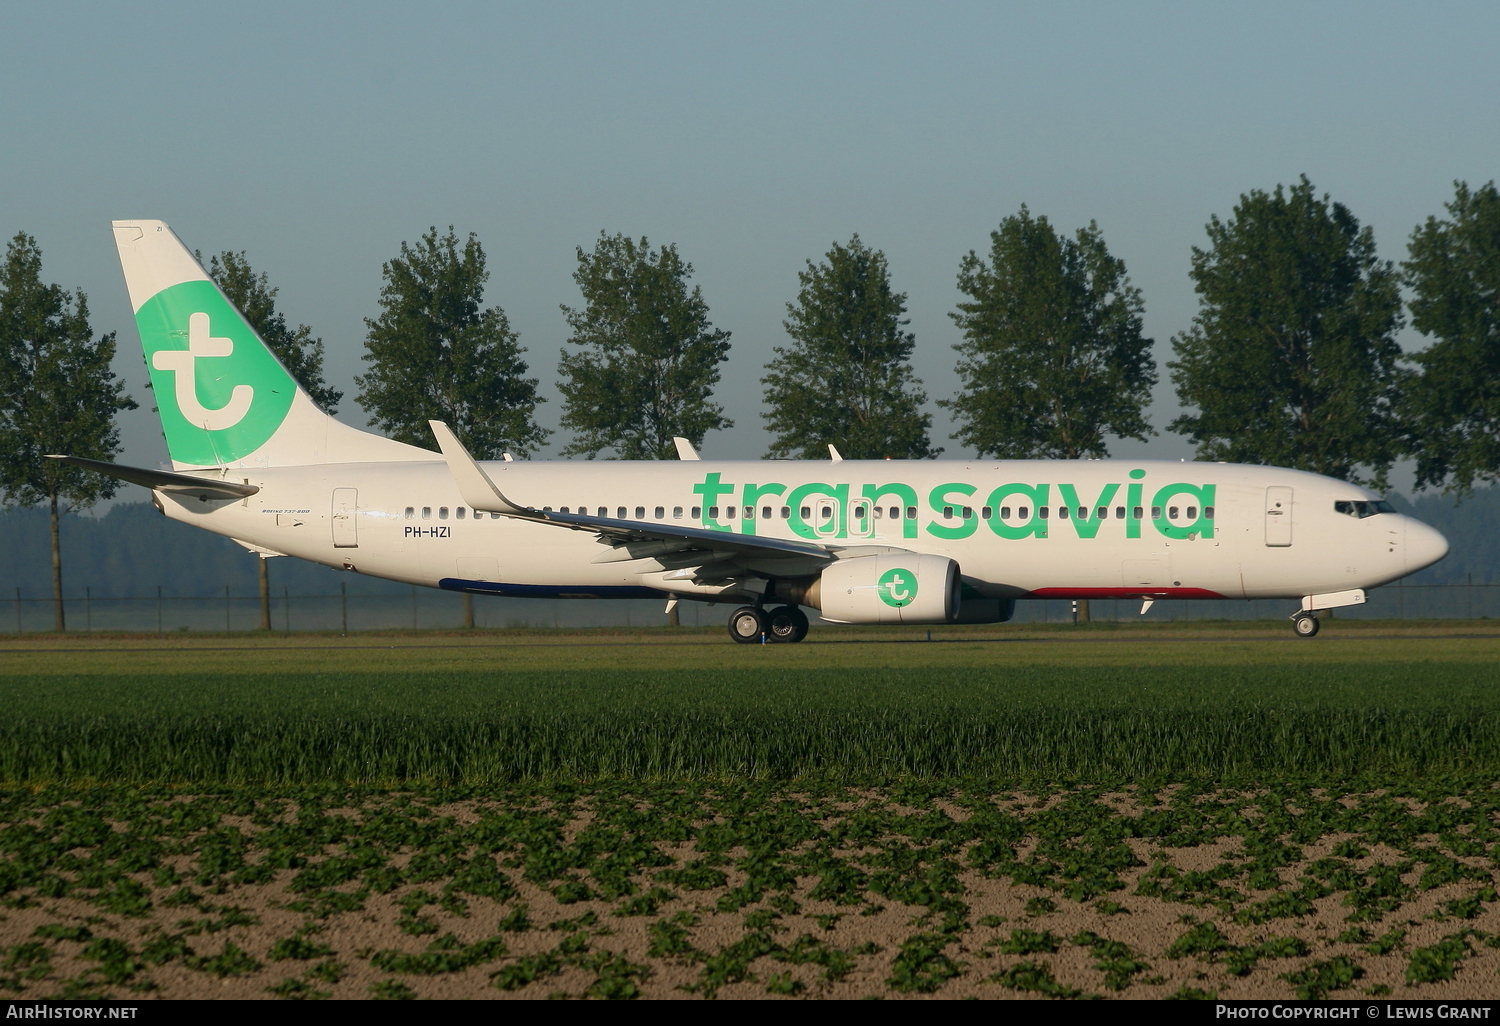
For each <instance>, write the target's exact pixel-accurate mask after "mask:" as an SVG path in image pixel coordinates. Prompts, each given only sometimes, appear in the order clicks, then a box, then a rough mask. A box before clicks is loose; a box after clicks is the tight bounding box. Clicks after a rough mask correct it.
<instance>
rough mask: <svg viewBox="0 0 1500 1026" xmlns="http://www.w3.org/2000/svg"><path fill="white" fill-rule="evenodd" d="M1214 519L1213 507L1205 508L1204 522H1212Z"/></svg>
mask: <svg viewBox="0 0 1500 1026" xmlns="http://www.w3.org/2000/svg"><path fill="white" fill-rule="evenodd" d="M1213 518H1214V508H1213V507H1212V506H1204V507H1203V519H1204V520H1212V519H1213Z"/></svg>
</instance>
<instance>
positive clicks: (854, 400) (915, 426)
mask: <svg viewBox="0 0 1500 1026" xmlns="http://www.w3.org/2000/svg"><path fill="white" fill-rule="evenodd" d="M797 280H798V282H800V283H801V286H802V287H801V290H800V291H799V292H798V295H797V302H796V303H788V304H787V307H786V310H787V320H785V321H784V322H782V323H783V326H784V327H785V328H786V333H787V334H788V335H790V336H791V337H792V340H793V341H794V342H795V343H796V344H795V345H792V346H787V347H782V346H777V347H776V348H775V350H774V351H775V353H776V358H775V359H774V360H772V361H771V362H770V363H768V364H767V365H766V371H767V372H768V373H767V374H766V376H765V377H763V378H761V383H762V384H763V385H765V386H766V390H765V400H766V405H767V407H768V408H769V409H768V411H767V412H766V414H765V415H764V416H765V420H766V423H767V425H768V426H769V427H770V429H771V431H772V432H773V433H774V434H775V435H776V438H775V440H774V441H773V442H772V443H771V450H770V452H769V453H768V455H769V456H771V457H772V458H778V457H779V458H787V457H790V458H794V459H822V458H826V457H827V455H828V448H827V446H828V444H829V443H830V442H831V443H833V444H835V445H836V446H837V447H838V449H839V452H840V454H841V455H843V456H844V457H845V458H846V459H881V458H884V457H889V458H891V459H930V458H932V457H934V456H936V455H937V454H938V453H939V452H941V451H942V450H941V449H934V448H933V447H932V444H931V442H930V441H929V439H928V430H929V429H930V428H931V427H932V416H931V415H930V414H926V413H922V412H921V407H922V404H923V403H924V402H926V401H927V395H926V393H925V392H923V391H922V388H921V382H920V381H918V380H917V378H916V376H915V374H914V373H913V372H912V367H911V354H912V349H913V347H914V346H915V345H916V338H915V336H914V335H912V334H911V332H908V331H904V330H902V329H903V328H905V327H906V325H907V323H908V321H907V320H906V318H904V317H903V316H902V315H903V314H905V313H906V295H905V293H898V292H894V291H892V289H891V277H890V270H889V268H888V266H887V264H886V259H885V254H884V253H882V252H881V251H880V250H878V249H876V250H872V249H870V248H869V247H868V246H866V245H865V244H864V243H863V242H861V241H860V238H859V236H858V235H856V236H854V237H853V238H852V239H850V240H849V244H848V245H847V246H843V245H839V244H838V243H834V245H833V248H832V249H830V250H829V251H828V252H827V254H825V256H824V260H823V262H822V263H821V264H814V263H813V262H812V261H811V260H809V261H808V262H807V269H806V270H804V271H799V272H798V274H797Z"/></svg>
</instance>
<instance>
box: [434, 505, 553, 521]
mask: <svg viewBox="0 0 1500 1026" xmlns="http://www.w3.org/2000/svg"><path fill="white" fill-rule="evenodd" d="M563 512H564V513H566V512H567V510H563ZM463 518H464V508H463V507H462V506H460V507H458V519H460V520H462V519H463Z"/></svg>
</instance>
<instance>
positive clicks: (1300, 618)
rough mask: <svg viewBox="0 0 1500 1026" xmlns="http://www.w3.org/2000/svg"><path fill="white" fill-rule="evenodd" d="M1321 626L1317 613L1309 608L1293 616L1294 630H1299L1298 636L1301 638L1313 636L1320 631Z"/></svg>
mask: <svg viewBox="0 0 1500 1026" xmlns="http://www.w3.org/2000/svg"><path fill="white" fill-rule="evenodd" d="M1320 626H1321V624H1319V623H1318V617H1317V615H1316V614H1314V613H1312V612H1309V611H1308V610H1303V611H1302V612H1300V613H1298V614H1297V615H1296V616H1294V617H1292V630H1294V631H1296V632H1297V637H1299V638H1310V637H1312V636H1313V635H1315V634H1317V633H1318V628H1319V627H1320Z"/></svg>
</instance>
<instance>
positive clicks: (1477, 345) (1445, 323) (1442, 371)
mask: <svg viewBox="0 0 1500 1026" xmlns="http://www.w3.org/2000/svg"><path fill="white" fill-rule="evenodd" d="M1453 184H1454V191H1455V195H1454V197H1453V202H1452V203H1448V204H1446V206H1447V208H1448V214H1449V216H1450V217H1451V218H1452V220H1450V221H1439V220H1438V219H1437V218H1435V217H1429V218H1428V219H1427V223H1426V224H1425V225H1419V226H1418V227H1417V228H1416V230H1414V231H1413V232H1412V237H1411V244H1410V246H1409V248H1408V250H1407V252H1408V255H1409V256H1410V259H1409V260H1408V261H1406V263H1404V264H1403V265H1402V267H1403V268H1404V270H1405V272H1406V274H1405V278H1406V284H1407V285H1408V286H1409V287H1410V289H1411V290H1412V293H1413V298H1412V300H1411V302H1410V304H1409V309H1410V310H1411V322H1412V326H1413V327H1414V328H1416V329H1417V330H1418V331H1420V332H1421V333H1422V334H1424V335H1427V336H1430V337H1432V338H1433V339H1435V340H1436V341H1434V342H1433V343H1432V344H1431V345H1430V346H1428V347H1427V348H1426V349H1425V350H1423V351H1422V352H1420V353H1417V354H1416V355H1415V356H1413V357H1412V359H1413V360H1414V361H1415V362H1416V364H1417V366H1418V367H1419V368H1420V370H1421V373H1420V374H1419V375H1417V376H1415V377H1414V378H1413V380H1412V381H1411V382H1410V385H1409V387H1408V390H1407V393H1406V396H1405V403H1404V407H1403V413H1404V416H1405V420H1406V422H1407V424H1408V429H1409V431H1410V433H1411V440H1412V443H1413V444H1412V454H1413V455H1414V456H1415V457H1416V461H1417V487H1418V488H1425V487H1427V486H1429V485H1441V484H1443V483H1444V482H1449V483H1448V487H1447V490H1448V491H1456V492H1459V493H1460V494H1462V493H1466V492H1469V491H1471V490H1472V489H1473V487H1474V482H1475V481H1476V480H1480V481H1495V480H1500V192H1496V190H1495V183H1494V182H1490V183H1488V184H1487V185H1484V186H1482V187H1481V188H1479V189H1478V190H1477V191H1474V192H1471V191H1469V186H1468V184H1467V183H1465V182H1454V183H1453Z"/></svg>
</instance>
